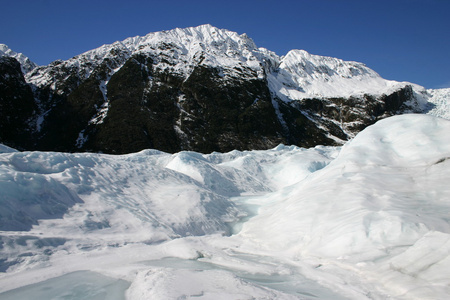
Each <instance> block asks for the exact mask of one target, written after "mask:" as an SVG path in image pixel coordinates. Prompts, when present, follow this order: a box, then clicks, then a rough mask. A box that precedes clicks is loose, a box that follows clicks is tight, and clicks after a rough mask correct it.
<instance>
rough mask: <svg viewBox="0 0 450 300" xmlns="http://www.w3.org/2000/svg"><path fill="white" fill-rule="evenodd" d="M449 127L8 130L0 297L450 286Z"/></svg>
mask: <svg viewBox="0 0 450 300" xmlns="http://www.w3.org/2000/svg"><path fill="white" fill-rule="evenodd" d="M449 130H450V121H447V120H444V119H442V118H437V117H433V116H427V115H403V116H395V117H391V118H387V119H385V120H382V121H379V122H378V123H376V124H375V125H373V126H370V127H368V128H367V129H366V130H364V131H362V132H361V133H360V134H358V135H357V136H356V137H355V138H354V139H353V140H352V141H351V142H349V143H347V144H346V145H345V146H344V147H342V149H340V148H335V147H316V148H310V149H304V148H298V147H285V146H279V147H277V148H274V149H271V150H267V151H244V152H240V151H231V152H229V153H223V154H222V153H211V154H208V155H205V154H198V153H195V152H180V153H176V154H173V155H171V154H167V153H163V152H159V151H155V150H145V151H142V152H139V153H135V154H129V155H122V156H112V155H103V154H65V153H50V152H17V151H14V149H11V148H8V147H4V146H2V147H1V148H0V151H1V152H2V153H1V154H0V186H1V190H2V194H1V195H0V201H1V203H2V205H1V207H2V209H1V211H0V218H1V222H0V225H1V226H2V230H3V231H1V232H0V236H1V243H0V247H1V252H0V255H1V257H0V262H1V265H0V266H1V267H0V270H1V271H3V272H4V273H1V274H0V291H1V292H3V293H1V294H0V298H2V299H27V297H29V295H34V296H35V298H36V297H37V298H38V299H49V298H52V297H54V298H57V297H63V296H64V297H75V298H76V297H78V298H82V297H86V295H88V294H89V295H91V297H92V295H97V297H100V298H99V299H106V298H105V297H108V296H107V295H111V294H115V295H116V297H118V298H117V299H124V298H125V297H126V298H127V299H149V298H159V299H162V298H163V299H179V298H183V297H184V298H192V297H198V298H200V299H254V298H256V299H387V298H390V299H446V298H448V296H449V295H450V289H449V283H450V282H449V279H448V278H449V277H450V276H449V275H450V274H449V271H448V270H449V269H450V242H449V241H450V223H449V218H448V213H447V212H448V211H449V209H450V207H449V206H450V202H449V199H450V187H449V185H448V182H449V180H450V173H449V171H448V170H449V162H450V139H449V137H448V132H449ZM74 281H76V282H79V285H77V286H73V285H72V284H71V283H73V282H74ZM32 283H35V285H30V284H32ZM55 285H58V286H60V287H64V288H55V287H54V286H55ZM19 287H21V288H20V289H15V288H19ZM114 288H116V289H115V290H114ZM102 294H103V296H101V295H102ZM102 297H103V298H102ZM252 297H253V298H252Z"/></svg>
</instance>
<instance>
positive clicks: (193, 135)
mask: <svg viewBox="0 0 450 300" xmlns="http://www.w3.org/2000/svg"><path fill="white" fill-rule="evenodd" d="M2 49H6V46H3V48H2ZM2 53H3V57H13V58H16V59H17V58H19V60H20V62H21V63H22V70H23V71H25V72H26V73H25V74H24V79H25V82H26V83H27V85H28V87H25V86H23V84H22V81H23V80H22V79H21V78H19V77H20V74H16V73H14V72H16V71H17V68H16V69H15V71H12V69H11V68H9V67H3V69H6V71H5V72H6V73H5V74H9V75H8V76H9V78H12V77H13V78H17V79H16V82H21V83H20V85H21V88H14V90H17V91H18V92H17V93H18V94H19V95H20V97H21V98H23V99H24V100H23V101H26V102H27V103H31V102H34V104H33V105H31V104H30V105H31V106H33V109H32V110H27V111H24V112H21V113H20V117H18V119H19V120H20V122H19V123H20V124H21V128H23V129H21V130H20V131H21V132H23V134H22V135H21V136H18V135H16V134H9V135H7V133H6V131H2V133H1V136H0V142H3V143H5V144H8V145H10V146H13V147H16V148H19V149H30V150H52V151H69V152H73V151H94V152H104V153H118V154H119V153H130V152H135V151H140V150H142V149H148V148H153V149H159V150H162V151H166V152H172V153H173V152H177V151H180V150H193V151H198V152H203V153H208V152H212V151H221V152H226V151H230V150H233V149H240V150H244V149H268V148H272V147H275V146H276V145H278V144H280V143H284V144H292V145H298V146H304V147H311V146H315V145H318V144H321V145H340V144H342V143H344V142H345V141H347V140H348V139H350V138H352V137H354V136H355V134H356V133H358V132H359V131H361V130H362V129H363V128H365V127H366V126H368V125H370V124H373V123H375V122H376V121H377V120H379V119H382V118H385V117H387V116H391V115H395V114H401V113H406V112H420V113H422V112H427V111H430V110H431V109H432V108H433V107H435V105H434V104H432V103H429V102H428V100H429V99H430V98H431V95H430V94H429V92H427V91H426V90H425V89H424V88H422V87H420V86H417V85H414V84H411V83H406V82H402V83H400V82H395V81H389V80H384V79H383V78H381V77H380V76H379V75H378V74H377V73H376V72H374V71H373V70H371V69H369V68H367V67H366V66H365V65H364V64H361V63H357V62H346V61H342V60H340V59H337V58H331V57H323V56H317V55H311V54H309V53H307V52H306V51H303V50H292V51H290V52H289V53H287V55H286V56H282V57H280V56H278V55H276V54H275V53H273V52H271V51H269V50H267V49H264V48H258V47H257V46H256V45H255V43H254V42H253V41H252V40H251V39H250V38H249V37H248V36H247V35H246V34H241V35H239V34H237V33H235V32H231V31H228V30H223V29H218V28H215V27H213V26H211V25H202V26H198V27H191V28H185V29H179V28H178V29H174V30H170V31H162V32H155V33H150V34H148V35H146V36H143V37H140V36H137V37H132V38H128V39H126V40H124V41H121V42H115V43H113V44H110V45H104V46H102V47H99V48H97V49H94V50H91V51H88V52H85V53H83V54H80V55H78V56H75V57H73V58H71V59H69V60H66V61H62V60H58V61H54V62H52V63H51V64H49V65H47V66H40V67H36V66H34V67H25V66H24V64H25V63H24V62H23V61H26V59H25V60H24V59H23V56H18V55H16V54H14V52H12V51H10V50H7V51H3V52H2ZM0 64H6V65H7V64H8V63H7V62H5V63H3V62H1V61H0ZM0 67H1V65H0ZM7 72H12V73H7ZM13 73H14V74H13ZM2 78H3V77H2ZM2 80H3V79H2ZM11 84H12V83H10V82H8V81H2V82H0V85H3V86H11ZM22 86H23V87H22ZM29 89H31V90H32V94H33V97H30V95H29ZM1 101H2V102H6V103H10V105H12V109H15V107H16V106H17V107H18V106H19V105H20V102H19V101H15V100H14V96H11V95H9V94H8V95H6V94H2V99H1ZM10 116H11V114H10V113H9V111H1V112H0V119H7V118H10ZM11 124H12V123H11V122H9V123H8V124H6V125H4V126H5V128H11V127H14V126H13V125H11ZM14 124H15V123H14ZM8 126H9V127H8ZM16 136H17V138H16Z"/></svg>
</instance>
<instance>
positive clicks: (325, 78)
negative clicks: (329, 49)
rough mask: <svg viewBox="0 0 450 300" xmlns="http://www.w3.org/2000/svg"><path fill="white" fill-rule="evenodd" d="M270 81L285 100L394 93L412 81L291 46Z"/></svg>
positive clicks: (273, 88) (271, 75)
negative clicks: (385, 76)
mask: <svg viewBox="0 0 450 300" xmlns="http://www.w3.org/2000/svg"><path fill="white" fill-rule="evenodd" d="M269 83H270V85H271V87H272V90H274V91H275V92H276V94H277V96H279V97H280V98H281V99H283V100H285V101H291V100H301V99H303V98H331V97H345V98H348V97H350V96H361V95H364V94H369V95H381V94H391V93H392V92H394V91H395V90H398V89H400V88H402V87H404V86H405V85H406V84H409V83H406V82H403V83H400V82H396V81H391V80H385V79H383V78H381V76H380V75H378V74H377V73H376V72H375V71H373V70H372V69H369V68H368V67H366V66H365V65H364V64H362V63H358V62H352V61H343V60H341V59H338V58H333V57H326V56H319V55H312V54H310V53H308V52H306V51H305V50H291V51H289V52H288V54H286V56H284V57H282V58H281V59H280V65H279V68H278V69H277V70H276V72H273V73H271V74H270V75H269Z"/></svg>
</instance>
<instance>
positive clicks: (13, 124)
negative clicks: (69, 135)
mask: <svg viewBox="0 0 450 300" xmlns="http://www.w3.org/2000/svg"><path fill="white" fill-rule="evenodd" d="M35 110H36V104H35V102H34V98H33V93H32V91H31V88H30V86H29V85H28V84H27V83H26V82H25V79H24V76H23V74H22V70H21V68H20V64H19V62H18V61H17V60H16V59H14V58H11V57H0V143H4V144H6V145H9V146H12V147H15V148H18V149H25V148H28V147H30V146H31V141H30V140H29V130H30V128H29V126H30V121H31V119H32V117H33V114H34V112H35Z"/></svg>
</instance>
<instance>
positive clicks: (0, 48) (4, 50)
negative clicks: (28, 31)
mask: <svg viewBox="0 0 450 300" xmlns="http://www.w3.org/2000/svg"><path fill="white" fill-rule="evenodd" d="M0 56H8V57H13V58H15V59H16V60H17V61H18V62H19V63H20V66H21V68H22V72H23V73H24V74H26V73H28V72H30V71H31V70H33V69H34V68H36V67H38V65H37V64H35V63H34V62H32V61H31V60H30V59H29V58H28V57H27V56H25V55H24V54H23V53H17V52H15V51H13V50H12V49H11V48H9V47H8V46H7V45H5V44H0Z"/></svg>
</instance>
